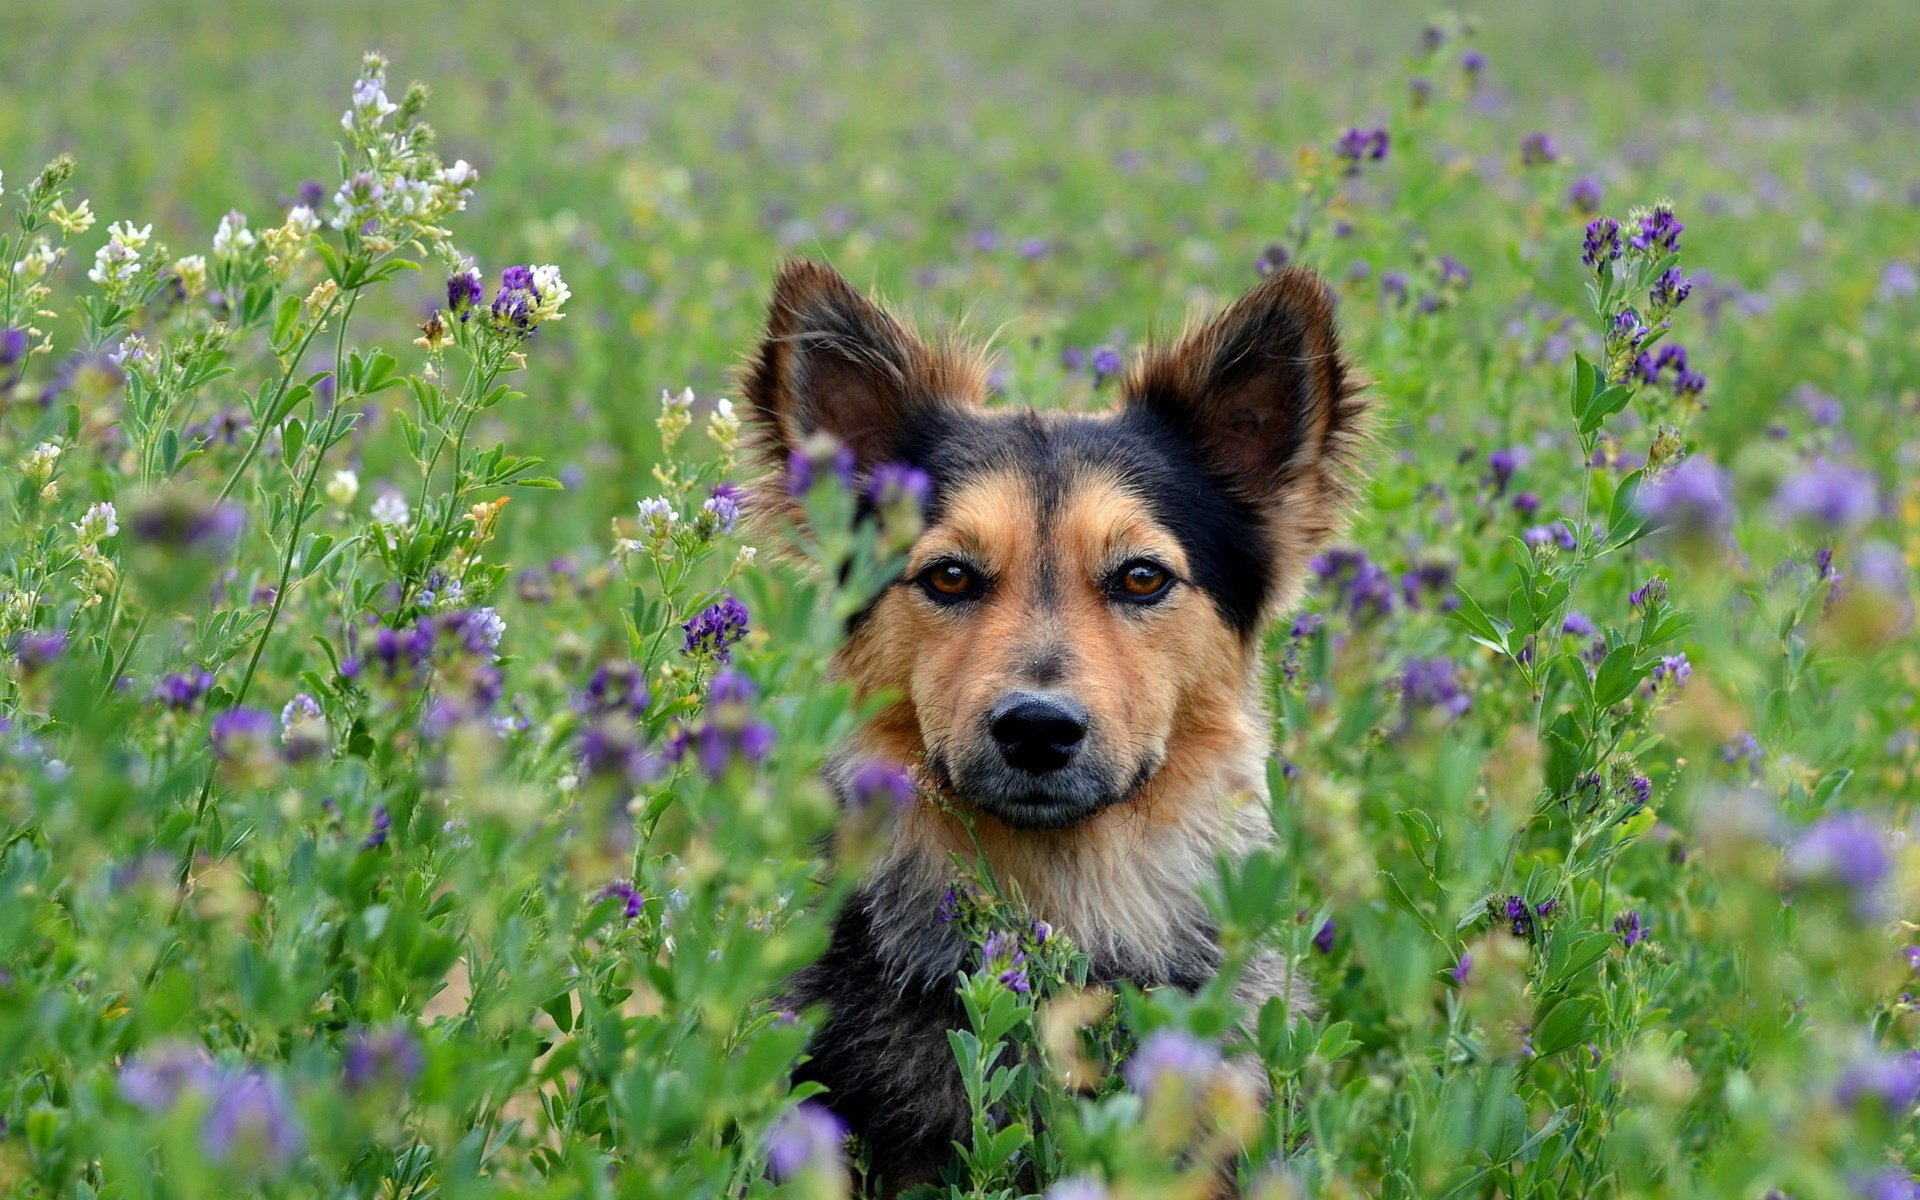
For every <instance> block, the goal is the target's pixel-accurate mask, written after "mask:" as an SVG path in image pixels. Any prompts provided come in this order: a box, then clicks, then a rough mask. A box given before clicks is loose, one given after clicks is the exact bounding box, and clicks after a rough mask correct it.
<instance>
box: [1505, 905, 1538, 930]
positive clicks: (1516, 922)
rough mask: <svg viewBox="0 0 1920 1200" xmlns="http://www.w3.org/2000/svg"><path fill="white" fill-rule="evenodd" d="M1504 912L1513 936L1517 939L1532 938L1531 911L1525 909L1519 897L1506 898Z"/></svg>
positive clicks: (1525, 906)
mask: <svg viewBox="0 0 1920 1200" xmlns="http://www.w3.org/2000/svg"><path fill="white" fill-rule="evenodd" d="M1504 912H1505V916H1506V920H1507V924H1508V927H1509V928H1511V929H1512V930H1513V936H1515V937H1517V938H1530V937H1532V936H1533V910H1532V909H1531V908H1528V907H1527V902H1526V900H1525V899H1523V898H1522V897H1519V896H1508V897H1507V902H1506V905H1505V908H1504Z"/></svg>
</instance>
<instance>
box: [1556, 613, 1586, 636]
mask: <svg viewBox="0 0 1920 1200" xmlns="http://www.w3.org/2000/svg"><path fill="white" fill-rule="evenodd" d="M1560 632H1561V633H1566V634H1571V635H1573V636H1574V637H1578V638H1584V637H1592V636H1593V618H1591V617H1589V616H1587V615H1586V614H1585V613H1583V612H1578V611H1569V612H1568V613H1567V615H1566V618H1565V619H1564V620H1562V621H1561V622H1560Z"/></svg>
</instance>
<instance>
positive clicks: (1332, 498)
mask: <svg viewBox="0 0 1920 1200" xmlns="http://www.w3.org/2000/svg"><path fill="white" fill-rule="evenodd" d="M1359 389H1360V385H1359V381H1358V380H1357V379H1356V378H1355V377H1354V376H1353V374H1352V372H1351V371H1350V370H1349V369H1348V367H1347V365H1346V362H1345V360H1343V359H1342V358H1341V356H1340V343H1339V338H1338V336H1337V335H1336V333H1335V331H1334V323H1333V295H1332V292H1331V291H1330V289H1329V288H1328V287H1327V285H1326V282H1325V281H1324V280H1322V279H1321V278H1320V276H1318V275H1316V274H1314V273H1313V272H1312V271H1309V270H1306V269H1305V268H1301V267H1294V268H1290V269H1288V270H1285V271H1278V272H1275V273H1274V274H1272V275H1270V276H1268V277H1267V278H1266V279H1265V280H1264V281H1263V282H1261V284H1260V285H1259V286H1258V287H1256V288H1254V289H1253V290H1252V291H1250V292H1248V293H1247V294H1246V295H1244V296H1242V297H1241V298H1240V299H1239V300H1238V301H1236V302H1235V303H1234V305H1233V306H1232V307H1231V308H1229V309H1227V310H1226V311H1225V312H1223V313H1221V314H1220V315H1219V316H1217V317H1215V318H1214V319H1213V320H1212V321H1209V322H1207V323H1206V324H1205V325H1202V326H1200V327H1199V328H1197V329H1194V330H1192V331H1190V332H1189V333H1187V334H1186V336H1184V337H1183V338H1181V340H1180V341H1179V343H1178V344H1177V345H1176V346H1174V347H1173V348H1172V349H1171V350H1164V351H1159V352H1156V353H1150V354H1148V355H1147V356H1146V357H1145V358H1143V359H1142V360H1141V361H1140V362H1139V363H1138V364H1137V365H1136V366H1135V368H1134V370H1133V372H1132V374H1131V375H1130V376H1129V378H1128V381H1127V388H1126V400H1125V403H1126V406H1127V408H1128V409H1129V410H1143V411H1145V412H1148V413H1151V414H1152V415H1153V416H1154V417H1156V418H1157V419H1158V420H1159V421H1160V422H1162V423H1163V424H1164V425H1165V426H1166V427H1167V428H1168V429H1169V430H1171V431H1172V432H1173V433H1174V434H1175V435H1176V436H1178V437H1180V438H1181V439H1182V440H1184V441H1186V442H1187V443H1188V444H1189V445H1190V446H1191V447H1192V449H1193V450H1194V451H1195V452H1196V454H1197V456H1198V457H1199V459H1200V462H1201V464H1202V465H1203V466H1204V467H1205V468H1206V469H1207V470H1208V471H1209V472H1211V473H1212V474H1213V475H1214V476H1215V477H1216V478H1217V479H1218V480H1219V481H1220V482H1221V484H1222V485H1223V486H1225V487H1226V488H1227V489H1228V490H1229V491H1231V492H1232V493H1233V494H1235V495H1237V496H1238V497H1239V498H1240V499H1242V500H1243V501H1245V502H1246V503H1248V504H1249V505H1251V506H1252V507H1253V508H1254V509H1255V511H1256V512H1258V513H1260V514H1261V516H1262V518H1263V520H1264V521H1265V523H1266V525H1267V526H1268V529H1269V531H1270V532H1271V533H1272V534H1273V535H1274V536H1275V538H1276V542H1277V544H1276V547H1275V548H1276V549H1277V550H1279V551H1281V552H1282V553H1283V555H1286V556H1288V557H1295V556H1297V555H1299V554H1300V553H1303V552H1304V553H1311V551H1312V550H1313V549H1314V548H1316V547H1317V546H1319V545H1320V543H1322V542H1324V541H1325V540H1326V539H1327V538H1329V537H1331V536H1332V535H1333V533H1334V532H1335V531H1336V530H1337V529H1338V528H1339V526H1340V523H1341V521H1342V520H1343V519H1344V517H1345V514H1346V510H1347V508H1348V507H1349V505H1350V504H1351V503H1352V500H1353V493H1354V491H1355V488H1356V484H1357V470H1358V457H1359V452H1360V450H1361V449H1362V447H1363V446H1364V444H1365V441H1366V430H1365V425H1366V403H1365V401H1364V400H1362V399H1361V398H1360V396H1359V394H1358V393H1359Z"/></svg>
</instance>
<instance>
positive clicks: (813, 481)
mask: <svg viewBox="0 0 1920 1200" xmlns="http://www.w3.org/2000/svg"><path fill="white" fill-rule="evenodd" d="M853 468H854V460H853V448H852V447H850V446H847V445H845V444H843V443H840V442H835V441H820V440H809V441H808V443H807V445H805V446H802V447H801V448H800V449H798V450H795V451H793V452H792V453H791V454H789V455H787V494H788V495H789V496H795V497H799V496H804V495H806V494H807V493H808V492H810V491H812V490H813V489H814V487H815V485H817V484H822V483H825V482H827V481H828V479H833V480H836V481H838V482H839V484H840V486H841V487H843V488H851V487H853Z"/></svg>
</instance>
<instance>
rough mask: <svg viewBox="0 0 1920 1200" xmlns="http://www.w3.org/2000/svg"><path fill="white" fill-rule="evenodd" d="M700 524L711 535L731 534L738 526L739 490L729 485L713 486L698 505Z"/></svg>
mask: <svg viewBox="0 0 1920 1200" xmlns="http://www.w3.org/2000/svg"><path fill="white" fill-rule="evenodd" d="M699 519H700V522H701V524H702V526H703V528H705V529H707V530H710V531H711V532H713V533H732V532H733V530H734V527H735V526H736V525H738V524H740V489H739V488H737V487H735V486H733V485H732V484H731V483H722V484H717V485H715V487H714V489H713V494H712V495H711V496H708V497H707V498H706V500H705V501H704V502H703V503H702V504H701V505H700V518H699Z"/></svg>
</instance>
